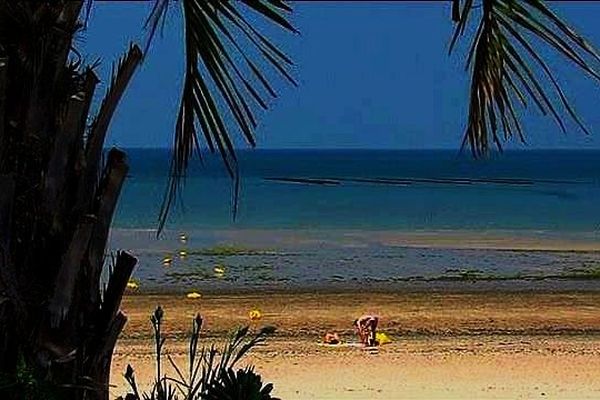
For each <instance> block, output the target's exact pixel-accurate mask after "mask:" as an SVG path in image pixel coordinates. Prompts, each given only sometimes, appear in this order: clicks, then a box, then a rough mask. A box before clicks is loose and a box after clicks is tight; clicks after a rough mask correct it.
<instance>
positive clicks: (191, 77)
mask: <svg viewBox="0 0 600 400" xmlns="http://www.w3.org/2000/svg"><path fill="white" fill-rule="evenodd" d="M180 4H181V6H182V9H183V15H184V29H185V51H186V63H185V75H184V82H183V87H182V92H181V100H180V106H179V112H178V116H177V120H176V124H175V138H174V143H173V154H172V158H171V166H170V174H169V182H168V186H167V190H166V193H165V197H164V200H163V204H162V207H161V212H160V216H159V230H158V231H159V232H160V231H161V230H162V228H163V227H164V224H165V222H166V218H167V216H168V213H169V210H170V208H171V205H172V204H173V202H174V200H175V199H176V197H177V196H178V194H179V192H180V189H181V184H182V182H183V180H182V178H184V177H185V174H186V171H187V168H188V165H189V161H190V160H191V158H192V156H193V155H194V153H196V154H197V155H198V157H201V149H202V148H203V147H206V148H207V149H208V150H209V151H210V152H213V153H219V154H220V156H221V158H222V160H223V164H224V166H225V169H226V170H227V173H228V175H229V176H230V177H231V178H232V180H233V184H234V188H233V194H234V198H233V214H234V218H235V214H236V212H237V196H238V192H239V170H238V160H237V156H236V152H235V146H234V139H233V137H234V132H235V131H237V132H239V133H241V135H242V137H243V139H244V140H245V141H246V142H247V143H248V144H249V145H250V146H252V147H254V146H255V145H256V141H255V136H254V130H255V128H256V126H257V122H256V116H255V115H254V113H255V109H256V108H257V107H259V108H262V109H266V108H267V104H268V98H270V97H271V98H273V97H277V93H276V92H275V90H274V89H273V86H272V85H271V83H270V82H269V79H268V77H267V73H266V72H265V71H264V69H265V68H264V67H269V66H270V67H272V69H273V70H274V71H276V72H277V73H278V74H280V75H281V76H282V77H283V78H285V79H286V80H288V81H289V82H291V83H292V84H294V85H295V84H296V82H295V81H294V79H293V78H292V76H291V74H290V73H289V67H290V66H291V65H292V61H291V60H290V58H289V57H288V56H287V55H285V54H284V53H283V52H282V51H281V50H280V49H278V48H277V47H276V46H275V45H274V44H273V43H272V42H271V41H270V40H269V39H268V38H267V37H266V36H264V35H263V34H261V33H260V32H259V31H258V30H257V29H256V28H255V27H254V26H252V24H250V23H249V22H248V20H247V18H246V17H245V15H244V12H242V10H241V9H242V8H245V9H246V11H248V12H254V13H256V14H259V15H261V16H262V17H264V19H265V20H266V21H268V22H271V23H273V24H276V25H278V26H280V27H281V28H283V29H285V30H287V31H290V32H294V33H296V32H297V31H296V29H295V28H294V27H293V26H292V25H291V24H290V23H289V21H288V20H287V13H289V12H290V11H291V8H290V7H289V6H288V5H287V4H286V3H285V2H283V1H280V0H242V1H239V2H238V1H225V0H181V2H180ZM168 6H169V2H168V1H165V0H156V2H155V4H154V7H153V9H152V12H151V14H150V16H149V18H148V20H147V23H146V28H147V29H148V43H149V42H150V40H151V39H152V37H153V36H154V33H155V31H156V29H157V27H158V26H159V25H160V24H161V23H162V22H163V21H164V18H165V15H166V10H167V7H168ZM146 47H148V45H147V46H146ZM250 51H252V52H254V53H255V54H254V55H250V54H249V52H250ZM226 117H230V118H226ZM229 120H231V121H233V123H227V122H226V121H229Z"/></svg>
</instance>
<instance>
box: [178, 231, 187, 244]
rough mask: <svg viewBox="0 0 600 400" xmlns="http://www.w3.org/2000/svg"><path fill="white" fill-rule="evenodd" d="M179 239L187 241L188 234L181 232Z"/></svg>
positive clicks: (183, 241)
mask: <svg viewBox="0 0 600 400" xmlns="http://www.w3.org/2000/svg"><path fill="white" fill-rule="evenodd" d="M179 241H180V242H181V243H185V242H187V235H186V234H185V233H180V234H179Z"/></svg>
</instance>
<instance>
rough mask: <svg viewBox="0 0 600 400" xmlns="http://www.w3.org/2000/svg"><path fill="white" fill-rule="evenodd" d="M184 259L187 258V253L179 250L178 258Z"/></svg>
mask: <svg viewBox="0 0 600 400" xmlns="http://www.w3.org/2000/svg"><path fill="white" fill-rule="evenodd" d="M186 257H187V251H185V250H179V258H186Z"/></svg>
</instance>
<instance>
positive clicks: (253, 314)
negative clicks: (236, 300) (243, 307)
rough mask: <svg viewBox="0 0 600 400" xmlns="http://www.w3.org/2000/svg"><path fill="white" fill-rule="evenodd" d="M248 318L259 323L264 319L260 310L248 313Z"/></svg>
mask: <svg viewBox="0 0 600 400" xmlns="http://www.w3.org/2000/svg"><path fill="white" fill-rule="evenodd" d="M248 316H249V317H250V319H251V320H252V321H257V320H259V319H261V318H262V313H261V312H260V310H257V309H254V310H251V311H250V312H249V313H248Z"/></svg>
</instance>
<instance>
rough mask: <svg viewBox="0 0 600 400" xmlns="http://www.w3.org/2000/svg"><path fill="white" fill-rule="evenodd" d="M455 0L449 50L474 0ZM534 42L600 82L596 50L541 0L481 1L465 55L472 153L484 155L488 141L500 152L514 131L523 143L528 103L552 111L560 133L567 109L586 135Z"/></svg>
mask: <svg viewBox="0 0 600 400" xmlns="http://www.w3.org/2000/svg"><path fill="white" fill-rule="evenodd" d="M453 1H454V3H453V8H454V9H453V17H458V20H457V23H456V27H455V30H454V35H453V37H452V39H451V41H450V51H452V50H453V49H454V48H455V45H456V43H457V41H458V39H459V38H460V37H461V36H463V35H464V34H465V31H466V27H467V25H468V20H469V17H470V16H471V15H472V14H473V12H472V10H473V8H474V4H473V3H474V1H473V0H453ZM461 4H462V7H461ZM532 40H534V41H535V42H532ZM538 42H543V43H545V44H546V45H548V46H549V47H550V48H553V49H554V50H556V51H557V52H558V53H560V54H561V55H562V56H564V57H565V58H566V59H567V60H568V61H570V62H571V63H573V64H574V65H576V66H577V67H578V68H579V69H580V70H581V71H582V72H584V73H586V74H587V75H589V76H590V77H592V78H593V79H595V80H598V81H600V74H598V72H597V71H596V69H595V68H594V67H595V66H596V65H597V64H598V62H599V61H600V55H599V54H598V52H596V50H595V49H594V48H593V47H592V46H591V45H590V44H589V43H588V42H587V41H586V40H585V39H584V38H583V37H581V36H580V35H578V34H577V33H576V32H575V31H574V30H573V29H572V28H570V27H569V26H568V25H567V24H566V23H565V22H563V21H562V20H561V19H560V18H559V17H558V16H557V15H556V14H555V13H554V12H553V11H552V10H550V8H549V7H547V5H546V4H545V2H544V1H542V0H482V8H481V17H480V20H479V23H478V26H477V29H476V31H475V34H474V37H473V40H472V43H471V46H470V49H469V51H468V55H467V69H470V70H471V74H472V76H471V89H470V104H469V116H468V121H467V127H466V132H465V136H464V140H463V147H464V146H465V145H466V144H467V143H468V144H469V145H470V147H471V150H472V152H473V154H474V156H476V157H478V156H482V155H485V154H486V153H487V152H488V151H489V150H490V147H491V146H490V142H493V143H495V146H496V147H497V148H498V150H500V151H501V150H502V141H503V140H507V139H509V138H510V137H512V136H515V135H517V136H518V138H519V139H520V140H521V141H522V142H525V134H524V130H523V127H522V123H521V118H520V114H519V111H520V109H524V108H527V107H528V105H529V103H530V102H532V103H533V104H534V105H535V108H536V109H537V110H539V111H540V112H541V113H542V114H543V115H548V113H550V114H551V115H552V117H553V118H554V120H555V121H556V123H557V124H558V125H559V127H560V128H561V129H562V130H563V131H566V128H565V123H564V116H565V113H566V114H568V115H569V117H570V118H571V119H572V120H573V121H574V122H575V123H576V124H577V125H578V126H579V128H580V129H581V130H583V131H584V132H585V133H589V131H588V130H587V128H586V127H585V126H584V124H583V123H582V121H581V120H580V118H579V117H578V115H577V114H576V112H575V110H574V109H573V107H572V106H571V104H570V103H569V100H568V99H567V96H566V95H565V93H564V91H563V89H562V87H561V85H560V83H559V81H558V80H557V78H556V77H555V74H554V72H553V71H552V69H551V68H550V67H549V66H548V63H547V62H546V61H545V60H544V58H543V57H542V56H541V55H540V54H539V50H538V48H536V44H537V43H538Z"/></svg>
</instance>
